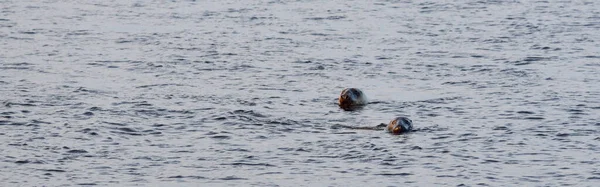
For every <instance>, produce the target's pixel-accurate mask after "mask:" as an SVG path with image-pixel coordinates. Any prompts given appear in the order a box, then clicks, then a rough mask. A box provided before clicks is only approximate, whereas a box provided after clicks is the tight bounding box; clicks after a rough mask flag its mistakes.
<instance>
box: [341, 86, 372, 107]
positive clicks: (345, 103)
mask: <svg viewBox="0 0 600 187" xmlns="http://www.w3.org/2000/svg"><path fill="white" fill-rule="evenodd" d="M338 101H339V103H338V104H339V105H340V108H342V109H344V110H355V109H358V108H360V107H362V106H364V105H366V104H367V96H366V95H365V94H364V93H363V92H362V91H360V90H359V89H358V88H346V89H344V90H342V93H341V94H340V98H339V99H338Z"/></svg>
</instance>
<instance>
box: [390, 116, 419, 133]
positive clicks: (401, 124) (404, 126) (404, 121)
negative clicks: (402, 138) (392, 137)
mask: <svg viewBox="0 0 600 187" xmlns="http://www.w3.org/2000/svg"><path fill="white" fill-rule="evenodd" d="M412 129H413V127H412V120H410V119H408V118H406V117H397V118H396V119H394V120H392V121H390V123H389V124H388V126H387V130H388V132H390V133H392V134H400V133H405V132H410V131H412Z"/></svg>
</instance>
